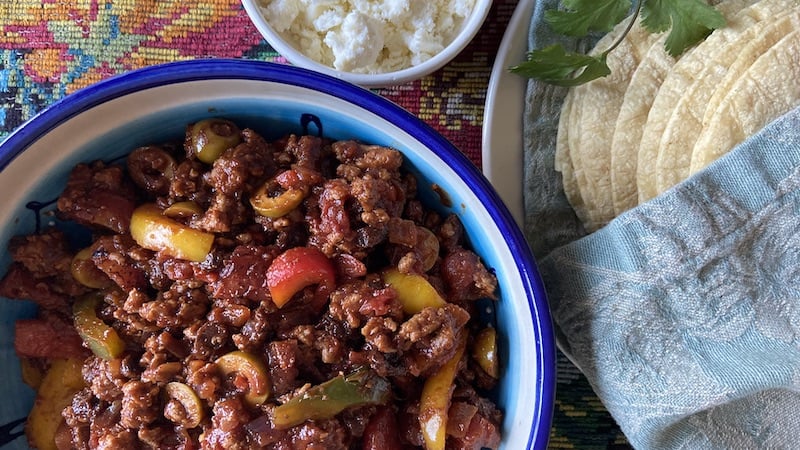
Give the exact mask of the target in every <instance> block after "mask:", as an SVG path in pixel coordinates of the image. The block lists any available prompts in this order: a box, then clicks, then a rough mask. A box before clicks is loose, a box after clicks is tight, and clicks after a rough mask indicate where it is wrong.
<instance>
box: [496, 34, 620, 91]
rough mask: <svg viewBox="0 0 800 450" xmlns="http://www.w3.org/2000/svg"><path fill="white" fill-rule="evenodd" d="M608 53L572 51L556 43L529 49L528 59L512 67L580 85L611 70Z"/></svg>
mask: <svg viewBox="0 0 800 450" xmlns="http://www.w3.org/2000/svg"><path fill="white" fill-rule="evenodd" d="M607 54H608V53H602V54H600V55H598V56H589V55H584V54H581V53H572V52H567V51H566V50H565V49H564V47H562V46H561V45H560V44H554V45H551V46H549V47H545V48H542V49H538V50H532V51H530V52H528V54H527V59H526V61H524V62H522V63H520V64H518V65H516V66H514V67H511V68H510V69H509V70H511V72H512V73H516V74H519V75H522V76H525V77H527V78H536V79H539V80H542V81H544V82H546V83H550V84H554V85H556V86H577V85H579V84H583V83H587V82H589V81H591V80H594V79H596V78H600V77H604V76H606V75H608V74H610V73H611V69H609V67H608V64H606V55H607ZM573 74H574V75H573Z"/></svg>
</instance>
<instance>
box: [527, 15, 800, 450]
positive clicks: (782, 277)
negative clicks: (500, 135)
mask: <svg viewBox="0 0 800 450" xmlns="http://www.w3.org/2000/svg"><path fill="white" fill-rule="evenodd" d="M555 3H556V2H555V1H550V0H545V1H539V2H538V3H537V5H536V8H535V11H534V15H533V22H532V27H531V35H530V45H531V47H537V48H538V47H541V46H542V45H543V44H549V43H552V42H554V40H555V38H554V37H553V36H551V35H550V31H549V29H547V27H546V26H544V25H542V24H541V21H540V19H541V14H542V12H543V11H544V10H545V9H548V8H553V7H554V4H555ZM562 43H565V45H569V46H572V47H573V48H574V47H575V46H578V47H581V48H584V49H585V46H586V45H588V42H579V43H575V42H569V41H566V40H562ZM565 92H566V91H565V90H564V89H561V88H553V87H551V86H548V85H544V84H541V83H537V82H530V83H529V87H528V93H527V105H528V106H527V111H526V117H525V145H526V153H525V170H526V172H525V192H524V198H525V207H526V215H525V232H526V235H527V237H528V238H529V240H530V243H531V246H532V248H533V250H534V252H535V253H536V255H537V258H538V261H539V266H540V270H541V274H542V278H543V280H544V282H545V286H546V289H547V293H548V296H549V301H550V305H551V308H552V315H553V319H554V321H555V324H556V327H557V333H558V339H559V347H560V348H561V350H562V351H563V352H564V353H565V354H566V355H567V356H568V357H569V358H570V359H571V360H572V361H573V362H574V363H575V364H576V366H577V367H578V368H579V369H580V370H581V371H582V372H583V373H584V374H585V375H586V377H587V379H588V380H589V381H590V383H591V384H592V387H593V388H594V390H595V392H596V393H597V395H598V397H599V398H600V399H601V400H602V401H603V403H604V405H605V406H606V408H607V409H608V410H609V412H610V413H611V414H612V415H613V417H614V418H615V420H616V421H617V422H618V424H619V425H620V428H621V429H622V431H623V432H624V433H625V435H626V436H627V437H628V439H629V441H630V442H631V444H632V445H634V446H635V447H636V448H641V449H695V448H697V449H751V448H753V449H756V448H759V449H796V448H800V109H798V110H794V111H792V112H790V113H789V114H787V115H785V116H783V117H782V118H780V119H778V120H776V121H775V122H773V123H771V124H770V125H769V126H768V127H767V128H766V129H764V130H763V131H762V132H761V133H759V134H758V135H756V136H754V137H752V138H750V139H749V140H748V141H746V142H745V143H743V144H742V145H740V146H739V147H737V148H736V149H734V150H733V151H732V152H731V153H729V154H728V155H727V156H725V157H723V158H722V159H720V160H719V161H717V162H716V163H714V164H712V165H711V166H710V167H709V168H708V169H707V170H705V171H703V172H701V173H698V174H697V175H696V176H694V177H692V178H690V179H689V180H687V181H685V182H684V183H682V184H680V185H679V186H677V187H676V188H673V189H672V190H670V191H668V192H667V193H665V194H664V195H662V196H660V197H657V198H656V199H654V200H652V201H650V202H648V203H646V204H644V205H641V206H639V207H637V208H635V209H633V210H631V211H628V212H627V213H625V214H623V215H621V216H620V217H618V218H617V219H615V220H614V221H612V222H611V223H610V224H609V225H607V226H606V227H604V228H602V229H601V230H599V231H597V232H595V233H592V234H590V235H588V236H585V233H584V231H583V229H582V227H581V226H580V224H579V223H578V221H577V219H576V217H575V215H574V213H572V210H571V208H570V207H569V205H568V203H567V202H566V199H565V197H564V194H563V191H562V190H561V179H560V175H559V174H558V173H557V172H555V171H554V170H553V155H554V151H555V150H554V147H555V136H556V131H555V130H556V126H557V123H558V113H559V109H560V106H561V101H562V100H563V97H564V94H565Z"/></svg>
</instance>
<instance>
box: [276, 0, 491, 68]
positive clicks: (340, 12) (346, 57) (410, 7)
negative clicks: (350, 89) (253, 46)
mask: <svg viewBox="0 0 800 450" xmlns="http://www.w3.org/2000/svg"><path fill="white" fill-rule="evenodd" d="M261 4H262V10H263V12H264V17H265V18H266V20H267V22H269V23H270V25H272V27H273V28H274V29H275V31H276V32H277V33H278V34H280V35H281V36H283V38H284V39H286V40H287V41H288V42H289V43H290V44H291V45H292V46H294V47H295V48H297V49H300V50H302V52H303V53H304V54H305V55H306V56H308V57H309V58H311V59H313V60H315V61H317V62H320V63H322V64H325V65H328V66H331V67H334V68H336V69H337V70H343V71H347V72H356V73H385V72H392V71H395V70H400V69H405V68H407V67H411V66H415V65H418V64H420V63H422V62H424V61H426V60H428V59H430V58H432V57H433V56H434V55H436V54H437V53H439V52H440V51H441V50H442V49H444V47H446V46H447V45H448V44H449V43H450V42H451V41H452V40H453V39H454V38H455V36H456V35H457V34H458V32H459V31H460V29H461V26H462V24H463V23H464V20H465V19H466V18H467V16H468V15H469V14H470V12H472V8H473V6H474V4H475V0H261Z"/></svg>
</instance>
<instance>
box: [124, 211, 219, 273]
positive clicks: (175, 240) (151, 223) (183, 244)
mask: <svg viewBox="0 0 800 450" xmlns="http://www.w3.org/2000/svg"><path fill="white" fill-rule="evenodd" d="M131 236H132V237H133V239H134V240H135V241H136V243H137V244H139V245H141V246H142V247H144V248H146V249H149V250H153V251H155V252H163V253H164V254H166V255H169V256H172V257H174V258H178V259H185V260H188V261H194V262H202V261H203V260H205V259H206V256H208V254H209V252H211V246H212V245H213V244H214V235H213V234H212V233H206V232H204V231H200V230H195V229H194V228H190V227H188V226H186V225H184V224H182V223H180V222H178V221H175V220H172V219H170V218H169V217H167V216H165V215H164V214H162V211H161V209H160V208H159V207H158V206H156V205H155V204H152V203H146V204H144V205H141V206H139V207H138V208H136V209H135V210H134V211H133V217H131Z"/></svg>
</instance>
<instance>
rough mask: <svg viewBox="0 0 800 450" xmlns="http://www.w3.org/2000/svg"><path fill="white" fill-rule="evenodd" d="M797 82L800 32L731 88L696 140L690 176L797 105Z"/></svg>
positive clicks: (799, 87)
mask: <svg viewBox="0 0 800 450" xmlns="http://www.w3.org/2000/svg"><path fill="white" fill-rule="evenodd" d="M798 80H800V30H798V31H792V32H791V33H789V34H788V35H787V36H786V37H784V38H783V39H781V40H780V41H778V42H777V43H776V44H775V45H773V46H772V47H771V48H770V49H769V50H768V51H767V52H766V53H764V54H763V55H761V56H760V57H759V58H758V59H757V60H756V61H755V62H754V63H753V64H752V65H751V66H750V68H749V69H747V71H746V72H745V73H744V74H742V76H741V77H739V79H738V80H737V81H736V83H734V84H733V86H732V87H731V90H730V92H729V93H728V95H726V96H725V98H724V99H723V100H722V102H721V103H720V104H719V106H718V107H717V109H716V111H715V112H714V115H713V117H712V119H711V121H710V122H709V123H708V125H706V126H704V127H703V131H702V132H701V134H700V136H699V137H698V139H697V143H696V144H695V147H694V151H693V153H692V165H691V173H694V172H696V171H698V170H700V169H703V168H704V167H706V166H707V165H708V164H710V163H711V162H713V161H714V160H716V159H717V158H719V157H720V156H722V155H723V154H725V153H726V152H727V151H728V150H730V149H731V148H733V147H734V146H736V145H737V144H739V143H740V142H742V141H744V140H745V139H746V138H747V137H748V136H750V135H752V134H754V133H756V132H757V131H759V130H760V129H761V128H763V127H764V126H765V125H766V124H767V123H769V122H770V121H772V120H774V119H777V118H778V117H779V116H781V115H782V114H784V113H786V112H788V111H790V110H791V109H792V108H794V107H796V106H797V105H798V104H800V83H798Z"/></svg>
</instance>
